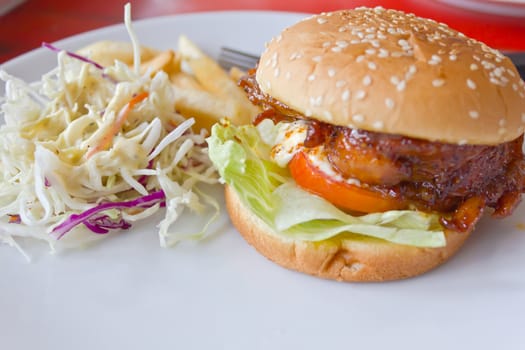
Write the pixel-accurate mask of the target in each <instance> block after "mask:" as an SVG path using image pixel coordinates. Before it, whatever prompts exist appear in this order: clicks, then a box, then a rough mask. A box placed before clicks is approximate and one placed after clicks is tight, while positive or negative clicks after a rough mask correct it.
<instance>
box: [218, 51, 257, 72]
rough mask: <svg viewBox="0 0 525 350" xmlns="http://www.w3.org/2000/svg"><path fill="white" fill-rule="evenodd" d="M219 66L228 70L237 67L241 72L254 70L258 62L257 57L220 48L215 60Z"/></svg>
mask: <svg viewBox="0 0 525 350" xmlns="http://www.w3.org/2000/svg"><path fill="white" fill-rule="evenodd" d="M217 61H218V62H219V65H220V66H221V67H222V68H224V69H226V70H228V69H230V68H232V67H237V68H240V69H243V70H249V69H251V68H254V67H255V65H256V64H257V62H258V61H259V56H256V55H252V54H249V53H246V52H242V51H239V50H235V49H232V48H229V47H221V51H220V53H219V58H218V59H217Z"/></svg>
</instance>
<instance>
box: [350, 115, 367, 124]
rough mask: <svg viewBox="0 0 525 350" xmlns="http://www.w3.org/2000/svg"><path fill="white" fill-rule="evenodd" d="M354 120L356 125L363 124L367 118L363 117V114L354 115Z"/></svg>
mask: <svg viewBox="0 0 525 350" xmlns="http://www.w3.org/2000/svg"><path fill="white" fill-rule="evenodd" d="M352 120H353V121H354V122H356V123H362V122H363V121H364V120H365V117H363V115H362V114H354V115H353V116H352Z"/></svg>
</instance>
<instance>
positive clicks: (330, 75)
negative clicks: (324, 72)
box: [328, 68, 335, 78]
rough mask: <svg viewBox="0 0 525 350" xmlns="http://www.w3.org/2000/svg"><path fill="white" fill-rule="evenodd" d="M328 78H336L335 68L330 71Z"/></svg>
mask: <svg viewBox="0 0 525 350" xmlns="http://www.w3.org/2000/svg"><path fill="white" fill-rule="evenodd" d="M328 76H329V77H330V78H333V77H334V76H335V69H333V68H330V69H328Z"/></svg>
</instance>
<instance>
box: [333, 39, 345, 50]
mask: <svg viewBox="0 0 525 350" xmlns="http://www.w3.org/2000/svg"><path fill="white" fill-rule="evenodd" d="M335 44H336V45H337V46H339V47H340V48H345V47H347V46H348V41H346V40H338V41H336V42H335Z"/></svg>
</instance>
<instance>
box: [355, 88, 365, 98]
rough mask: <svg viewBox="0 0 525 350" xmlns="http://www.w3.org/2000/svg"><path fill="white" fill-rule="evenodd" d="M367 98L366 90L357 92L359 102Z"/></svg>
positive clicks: (356, 96)
mask: <svg viewBox="0 0 525 350" xmlns="http://www.w3.org/2000/svg"><path fill="white" fill-rule="evenodd" d="M365 97H366V91H364V90H357V91H356V93H355V98H356V99H358V100H362V99H364V98H365Z"/></svg>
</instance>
